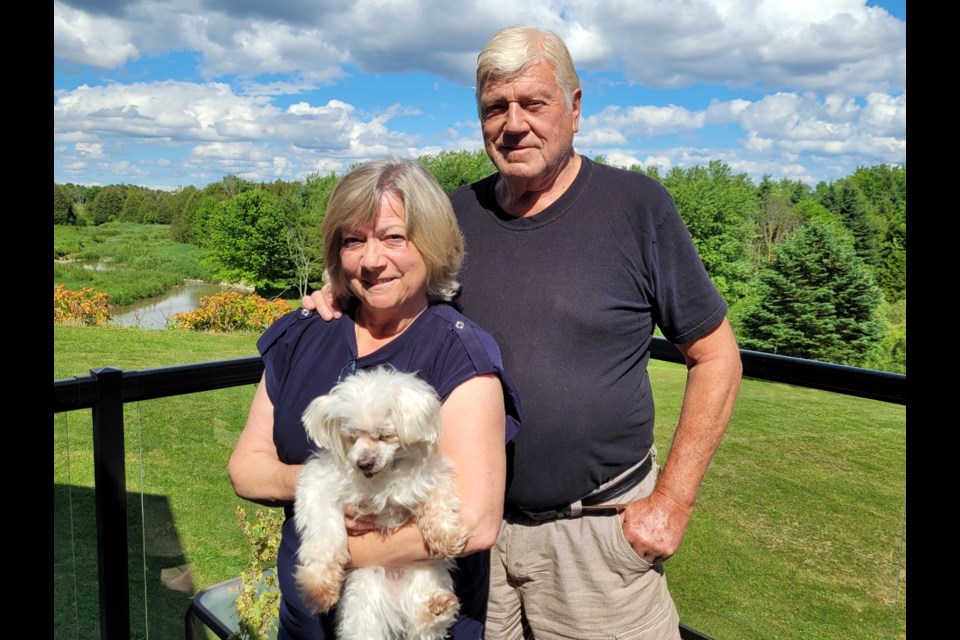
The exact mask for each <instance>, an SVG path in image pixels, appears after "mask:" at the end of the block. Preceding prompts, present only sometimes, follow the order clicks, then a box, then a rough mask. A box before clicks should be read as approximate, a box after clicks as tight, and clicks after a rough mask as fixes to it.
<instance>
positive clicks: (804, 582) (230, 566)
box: [54, 326, 906, 640]
mask: <svg viewBox="0 0 960 640" xmlns="http://www.w3.org/2000/svg"><path fill="white" fill-rule="evenodd" d="M256 338H257V336H256V335H252V334H251V335H223V334H220V335H204V334H197V333H189V332H181V331H150V330H141V329H124V328H116V327H112V328H101V329H97V328H86V327H65V326H58V327H55V328H54V379H58V378H64V377H69V376H72V375H84V374H86V373H87V372H88V370H89V369H90V368H91V367H99V366H107V365H112V366H118V367H121V368H124V369H146V368H154V367H160V366H168V365H174V364H187V363H193V362H205V361H210V360H222V359H227V358H236V357H245V356H251V355H255V354H256V348H255V343H256ZM683 374H684V370H683V368H682V367H680V366H679V365H674V364H668V363H663V362H653V363H652V364H651V377H652V380H653V385H654V393H655V397H656V402H657V446H658V448H659V449H660V451H661V459H663V458H665V456H666V453H667V451H668V449H669V446H670V436H671V434H672V428H673V425H674V424H675V421H676V416H677V414H678V411H679V403H680V400H681V397H682V393H683V379H684V375H683ZM253 391H254V389H253V386H252V385H249V386H245V387H239V388H235V389H225V390H221V391H215V392H206V393H201V394H193V395H188V396H180V397H176V398H165V399H161V400H152V401H148V402H141V403H137V404H134V405H130V406H128V407H127V409H126V413H125V415H126V431H127V433H126V452H127V458H126V464H127V469H126V472H127V487H128V491H129V493H128V496H129V497H128V507H129V512H130V515H129V519H130V523H131V526H130V552H131V575H132V578H131V581H132V582H131V600H132V604H131V609H132V611H133V612H134V613H133V614H132V624H133V627H134V630H133V634H134V637H145V632H144V629H145V627H149V630H150V636H151V637H157V638H174V637H182V614H183V611H184V609H185V608H186V603H187V598H188V596H187V595H186V594H182V593H178V592H174V591H170V590H169V589H165V588H163V587H162V586H160V571H161V570H162V569H169V568H172V567H178V566H183V565H190V566H191V567H192V571H193V582H194V587H195V588H202V587H204V586H208V585H210V584H214V583H216V582H220V581H222V580H225V579H227V578H230V577H233V576H236V575H237V574H238V573H239V572H240V570H241V568H242V567H243V565H244V563H245V561H246V556H247V553H248V551H247V548H246V541H245V540H244V538H243V535H242V533H241V532H240V529H239V527H238V526H237V524H236V520H235V518H234V508H235V507H236V505H238V504H241V501H240V500H239V499H238V498H236V496H234V494H233V491H232V490H231V488H230V485H229V482H228V480H227V476H226V463H227V459H228V458H229V455H230V452H231V450H232V447H233V445H234V443H235V442H236V438H237V436H238V435H239V433H240V430H241V429H242V428H243V423H244V420H245V418H246V412H247V409H248V406H249V402H250V400H251V398H252V396H253ZM905 458H906V424H905V409H904V407H902V406H898V405H890V404H885V403H882V402H875V401H870V400H864V399H860V398H851V397H847V396H842V395H838V394H832V393H828V392H824V391H816V390H810V389H803V388H799V387H792V386H789V385H782V384H774V383H766V382H759V381H755V380H745V381H744V384H743V388H742V391H741V394H740V401H739V403H738V405H737V409H736V412H735V414H734V419H733V421H732V423H731V426H730V429H729V431H728V433H727V436H726V437H725V439H724V441H723V444H722V445H721V447H720V450H719V451H718V453H717V455H716V458H715V459H714V462H713V465H712V467H711V469H710V472H709V474H708V476H707V479H706V481H705V483H704V486H703V489H702V491H701V495H700V499H699V502H698V504H697V509H696V511H695V513H694V517H693V519H692V521H691V523H690V527H689V528H688V531H687V537H686V538H685V540H684V543H683V546H682V547H681V549H680V551H679V553H678V554H677V556H675V557H674V558H672V559H671V560H670V561H669V562H668V563H667V575H668V577H669V580H670V585H671V591H672V592H673V594H674V597H675V599H676V601H677V606H678V608H679V610H680V615H681V619H682V620H683V622H684V623H685V624H687V625H689V626H691V627H693V628H695V629H697V630H699V631H701V632H703V633H706V634H708V635H711V636H713V637H715V638H717V639H718V640H733V639H741V638H742V639H754V638H765V639H766V638H777V639H788V638H789V639H794V638H795V639H797V640H800V639H803V640H807V639H810V638H814V639H816V638H891V637H893V638H905V637H906V628H905V620H906V569H905V566H906V551H905V545H904V542H903V539H902V534H903V531H904V526H903V518H904V505H905V485H906V463H905ZM92 486H93V471H92V451H91V443H90V412H89V411H77V412H69V413H63V414H58V415H55V416H54V561H55V567H54V588H55V589H54V612H55V621H54V629H55V637H56V638H64V639H65V638H91V639H92V638H97V637H99V635H98V633H99V632H98V625H97V616H98V609H97V588H96V579H97V578H96V556H95V553H96V535H95V528H94V527H95V525H94V523H95V519H94V509H93V498H92V492H91V491H90V488H91V487H92ZM144 602H146V606H145V605H144Z"/></svg>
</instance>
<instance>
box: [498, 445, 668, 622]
mask: <svg viewBox="0 0 960 640" xmlns="http://www.w3.org/2000/svg"><path fill="white" fill-rule="evenodd" d="M654 455H655V454H654ZM654 462H656V461H654ZM658 471H659V467H658V465H656V464H654V465H652V467H651V471H650V473H648V474H647V477H646V478H644V480H643V481H642V482H641V483H640V484H639V485H637V486H636V487H634V488H633V489H631V490H630V491H628V492H627V493H626V494H624V495H622V496H620V497H618V498H616V499H615V500H614V502H628V501H630V500H636V499H638V498H642V497H644V496H647V495H649V494H650V493H651V492H652V491H653V487H654V485H655V484H656V481H657V473H658ZM612 482H616V479H614V480H613V481H612ZM602 488H603V487H601V489H602ZM602 513H603V514H604V515H584V516H582V517H579V518H561V519H556V520H546V521H540V522H538V521H536V520H533V519H531V518H528V517H527V516H524V515H522V514H508V515H507V516H506V517H505V518H504V522H503V525H502V527H501V530H500V536H499V537H498V538H497V544H496V546H494V548H493V550H492V553H491V569H490V600H489V602H488V604H487V623H486V631H485V634H484V638H485V639H486V640H519V639H521V638H536V640H552V639H554V638H557V639H559V638H569V639H571V640H607V639H613V638H618V639H623V640H679V638H680V633H679V625H680V618H679V616H678V614H677V609H676V607H675V606H674V604H673V599H672V598H671V597H670V593H669V592H668V591H667V580H666V578H665V577H664V575H663V566H662V565H656V566H651V565H650V564H649V563H647V562H646V561H645V560H643V559H642V558H641V557H639V556H638V555H637V554H636V553H635V552H634V551H633V548H632V547H631V546H630V544H629V543H628V542H627V540H626V538H624V536H623V528H622V526H621V525H620V518H619V517H618V516H617V515H616V514H611V515H607V514H608V512H602Z"/></svg>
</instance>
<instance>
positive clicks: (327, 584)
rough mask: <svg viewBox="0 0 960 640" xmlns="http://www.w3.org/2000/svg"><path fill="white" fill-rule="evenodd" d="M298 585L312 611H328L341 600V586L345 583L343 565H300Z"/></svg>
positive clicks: (301, 594) (297, 578)
mask: <svg viewBox="0 0 960 640" xmlns="http://www.w3.org/2000/svg"><path fill="white" fill-rule="evenodd" d="M294 577H295V578H296V580H297V587H298V588H299V589H300V598H301V599H302V600H303V603H304V604H305V605H306V606H307V608H308V609H310V613H326V612H327V611H329V610H330V607H332V606H333V605H335V604H337V601H338V600H340V587H341V586H342V585H343V567H341V566H339V565H329V566H322V567H317V566H312V567H310V566H300V567H297V571H296V575H295V576H294Z"/></svg>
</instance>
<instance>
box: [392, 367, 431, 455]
mask: <svg viewBox="0 0 960 640" xmlns="http://www.w3.org/2000/svg"><path fill="white" fill-rule="evenodd" d="M393 394H394V401H395V403H396V408H395V412H396V414H397V415H396V416H395V417H396V420H395V422H396V427H397V435H398V436H399V437H400V444H401V446H408V445H411V444H415V443H423V444H426V445H427V446H428V447H429V452H430V453H431V454H432V453H433V451H434V449H435V447H436V445H437V442H438V441H439V440H440V435H441V434H442V433H443V427H442V426H441V424H440V399H439V398H438V397H437V392H436V391H434V389H433V387H431V386H430V385H429V384H427V383H426V382H424V381H423V380H421V379H420V378H417V377H416V376H414V375H409V376H404V380H402V383H400V384H397V385H395V386H394V390H393Z"/></svg>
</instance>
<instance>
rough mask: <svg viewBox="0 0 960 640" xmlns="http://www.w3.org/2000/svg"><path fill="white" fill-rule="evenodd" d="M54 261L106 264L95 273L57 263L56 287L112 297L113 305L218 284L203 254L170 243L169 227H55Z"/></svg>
mask: <svg viewBox="0 0 960 640" xmlns="http://www.w3.org/2000/svg"><path fill="white" fill-rule="evenodd" d="M53 256H54V260H55V261H56V260H105V261H108V263H107V264H108V265H109V269H107V270H103V271H95V270H91V269H84V268H83V267H82V266H79V265H76V264H71V263H70V262H54V269H53V282H54V284H64V285H66V287H67V288H68V289H72V290H79V289H80V287H83V286H86V287H90V288H92V289H96V290H97V291H103V292H105V293H108V294H110V296H111V300H110V302H111V304H114V305H123V304H130V303H131V302H134V301H135V300H139V299H142V298H149V297H151V296H156V295H160V294H162V293H163V292H165V291H167V290H168V289H169V288H170V287H173V286H175V285H178V284H182V283H183V281H184V280H185V279H193V280H204V281H208V282H209V281H213V280H214V278H213V273H212V271H211V270H210V268H209V267H208V266H207V265H205V264H204V263H203V262H202V257H203V250H202V249H200V248H199V247H196V246H194V245H189V244H180V243H176V242H174V241H173V240H171V239H170V236H169V227H168V225H158V224H137V223H132V222H110V223H107V224H104V225H101V226H99V227H74V226H70V225H54V229H53Z"/></svg>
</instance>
